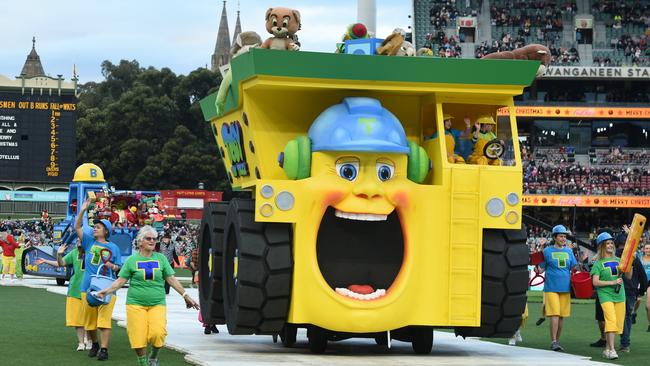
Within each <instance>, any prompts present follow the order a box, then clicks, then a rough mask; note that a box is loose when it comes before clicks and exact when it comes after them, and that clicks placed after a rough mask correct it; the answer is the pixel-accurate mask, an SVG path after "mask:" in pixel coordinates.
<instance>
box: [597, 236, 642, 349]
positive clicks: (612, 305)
mask: <svg viewBox="0 0 650 366" xmlns="http://www.w3.org/2000/svg"><path fill="white" fill-rule="evenodd" d="M596 244H597V245H598V253H597V254H596V262H594V264H593V266H592V267H591V276H592V281H593V284H594V287H596V292H597V293H598V299H599V300H600V306H601V307H602V308H603V314H604V315H605V339H606V342H607V344H606V345H605V350H604V351H603V357H604V358H606V359H609V360H615V359H617V358H618V354H617V353H616V350H615V349H614V337H615V336H616V334H621V333H623V324H624V322H625V287H623V279H622V278H621V275H622V274H623V273H621V270H620V268H619V267H618V263H619V258H617V257H616V256H615V255H614V253H616V246H615V245H614V238H612V236H611V235H610V234H609V233H607V232H604V233H601V234H600V235H598V237H597V238H596ZM634 255H635V256H636V253H634ZM625 277H627V278H628V279H631V278H632V271H630V272H628V273H625ZM617 285H620V289H619V291H618V292H616V286H617Z"/></svg>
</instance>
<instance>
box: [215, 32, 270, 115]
mask: <svg viewBox="0 0 650 366" xmlns="http://www.w3.org/2000/svg"><path fill="white" fill-rule="evenodd" d="M261 44H262V38H261V37H260V35H259V34H257V33H255V32H252V31H247V32H241V33H239V34H238V35H237V39H236V40H235V44H233V45H232V47H231V48H230V58H231V59H233V58H235V57H237V56H239V55H243V54H244V53H246V52H248V51H249V50H250V49H251V48H256V47H259V46H260V45H261ZM231 85H232V74H231V72H230V68H228V71H226V72H225V73H224V75H223V79H222V80H221V84H220V85H219V91H218V92H217V99H216V101H215V107H216V109H217V114H218V115H221V114H222V113H223V112H224V107H225V105H226V96H227V95H228V90H229V89H230V86H231Z"/></svg>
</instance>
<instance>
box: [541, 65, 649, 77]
mask: <svg viewBox="0 0 650 366" xmlns="http://www.w3.org/2000/svg"><path fill="white" fill-rule="evenodd" d="M542 77H543V78H545V79H567V78H588V79H650V67H598V66H593V67H585V66H549V67H548V68H547V69H546V72H545V73H544V75H542Z"/></svg>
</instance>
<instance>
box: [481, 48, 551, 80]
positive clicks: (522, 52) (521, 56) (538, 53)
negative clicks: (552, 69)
mask: <svg viewBox="0 0 650 366" xmlns="http://www.w3.org/2000/svg"><path fill="white" fill-rule="evenodd" d="M482 58H485V59H504V60H536V61H541V62H542V63H541V64H540V65H539V69H537V75H536V77H537V78H539V77H541V76H542V75H544V72H546V68H547V67H548V65H549V64H550V63H551V51H550V50H549V49H548V48H547V47H546V46H544V45H541V44H537V43H533V44H529V45H528V46H524V47H521V48H517V49H515V50H513V51H503V52H495V53H490V54H487V55H485V56H483V57H482Z"/></svg>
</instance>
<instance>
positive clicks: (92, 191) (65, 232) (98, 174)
mask: <svg viewBox="0 0 650 366" xmlns="http://www.w3.org/2000/svg"><path fill="white" fill-rule="evenodd" d="M156 195H158V192H154V191H115V190H111V189H110V188H109V186H108V184H107V183H106V181H105V180H104V172H103V171H102V170H101V169H100V168H99V167H98V166H97V165H95V164H91V163H85V164H82V165H80V166H79V167H77V169H76V170H75V173H74V177H73V179H72V182H70V186H69V189H68V205H67V211H66V217H65V219H64V220H62V221H60V222H58V223H56V224H55V225H54V231H53V242H52V245H44V246H36V247H30V248H28V249H26V250H25V251H24V252H23V256H22V264H21V265H22V270H23V273H25V274H29V275H33V276H40V277H53V278H55V279H56V282H57V284H58V285H61V286H62V285H64V284H65V282H66V281H67V280H69V279H70V277H71V276H72V266H66V267H54V266H51V265H49V264H46V263H43V264H37V263H36V260H37V259H47V260H54V261H56V252H57V250H58V248H59V246H60V245H62V244H66V245H67V246H68V248H67V249H66V253H67V252H69V251H71V250H73V249H74V248H75V246H76V241H77V233H76V231H75V229H74V222H75V219H76V217H77V213H78V209H79V207H81V204H82V203H83V202H84V200H86V198H88V197H91V198H93V201H101V202H94V203H93V206H94V207H97V206H99V205H103V204H107V205H109V206H108V207H97V208H96V209H93V208H91V209H90V210H89V212H90V214H89V213H88V212H86V213H85V214H84V218H83V230H84V232H85V233H88V234H89V235H90V236H92V231H93V225H94V223H93V220H94V219H97V218H100V219H102V218H108V217H99V215H100V213H99V212H100V211H104V210H105V212H108V210H109V209H110V203H111V202H112V203H116V202H123V203H124V204H125V205H126V206H127V207H129V206H132V205H134V206H136V207H140V205H141V204H142V203H146V202H147V201H153V200H154V199H155V196H156ZM98 197H101V199H100V200H97V198H98ZM161 226H162V225H158V227H161ZM137 234H138V229H137V227H134V226H131V227H128V226H124V227H113V230H112V232H111V236H110V241H111V242H113V243H115V244H116V245H117V246H118V247H119V248H120V254H121V256H122V260H126V258H127V257H128V256H130V255H131V253H132V251H133V245H132V243H133V239H134V238H135V236H136V235H137Z"/></svg>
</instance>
